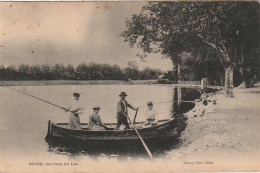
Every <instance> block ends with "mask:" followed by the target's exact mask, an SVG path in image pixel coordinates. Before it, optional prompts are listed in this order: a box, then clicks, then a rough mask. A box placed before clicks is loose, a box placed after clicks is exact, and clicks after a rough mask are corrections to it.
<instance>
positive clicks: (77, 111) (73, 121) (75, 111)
mask: <svg viewBox="0 0 260 173" xmlns="http://www.w3.org/2000/svg"><path fill="white" fill-rule="evenodd" d="M73 96H74V100H73V102H72V104H71V105H70V106H69V107H68V108H64V110H65V111H66V112H68V111H70V115H69V126H70V128H71V129H77V130H80V129H81V126H80V119H79V115H81V114H83V113H84V108H83V106H82V105H81V104H80V102H79V97H80V93H79V92H74V93H73Z"/></svg>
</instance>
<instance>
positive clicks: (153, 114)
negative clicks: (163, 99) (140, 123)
mask: <svg viewBox="0 0 260 173" xmlns="http://www.w3.org/2000/svg"><path fill="white" fill-rule="evenodd" d="M147 106H148V109H147V110H146V111H145V116H146V122H145V123H144V125H145V126H147V125H155V124H157V121H158V120H157V115H158V113H157V111H155V110H154V109H153V102H148V103H147Z"/></svg>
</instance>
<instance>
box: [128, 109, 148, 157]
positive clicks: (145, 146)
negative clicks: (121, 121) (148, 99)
mask: <svg viewBox="0 0 260 173" xmlns="http://www.w3.org/2000/svg"><path fill="white" fill-rule="evenodd" d="M137 111H138V109H137V110H136V114H137ZM128 119H129V121H130V123H131V124H132V125H133V128H134V130H135V132H136V134H137V135H138V137H139V139H140V140H141V142H142V144H143V146H144V148H145V150H146V152H147V153H148V155H149V157H150V159H153V155H152V153H151V151H150V150H149V148H148V147H147V145H146V144H145V142H144V140H143V139H142V137H141V136H140V134H139V132H138V131H137V129H136V128H135V127H134V124H133V123H132V121H131V120H130V118H129V117H128Z"/></svg>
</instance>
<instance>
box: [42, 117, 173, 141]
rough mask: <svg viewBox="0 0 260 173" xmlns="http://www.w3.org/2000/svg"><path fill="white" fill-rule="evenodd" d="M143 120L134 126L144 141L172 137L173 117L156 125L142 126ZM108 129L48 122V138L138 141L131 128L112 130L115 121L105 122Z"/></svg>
mask: <svg viewBox="0 0 260 173" xmlns="http://www.w3.org/2000/svg"><path fill="white" fill-rule="evenodd" d="M143 123H144V122H136V123H134V126H135V128H136V129H138V132H139V134H140V135H141V137H142V138H143V139H144V140H145V141H156V140H163V139H168V138H171V137H174V136H175V135H176V132H175V128H174V119H164V120H159V121H158V123H157V125H153V126H148V127H143ZM105 125H106V126H107V127H108V130H103V131H90V130H88V124H87V123H82V124H81V127H82V130H73V129H70V128H69V124H68V123H51V121H50V120H49V124H48V135H47V138H48V139H50V138H51V139H61V140H65V141H70V142H72V141H79V142H86V143H93V144H95V143H98V142H102V143H107V142H117V143H118V142H134V141H139V140H140V139H139V137H138V135H137V134H136V132H135V130H134V129H133V128H131V129H127V130H114V129H115V127H116V123H105Z"/></svg>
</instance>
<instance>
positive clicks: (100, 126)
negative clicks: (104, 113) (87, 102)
mask: <svg viewBox="0 0 260 173" xmlns="http://www.w3.org/2000/svg"><path fill="white" fill-rule="evenodd" d="M93 110H94V113H93V114H92V115H90V116H89V123H88V129H89V130H106V129H107V127H106V126H105V124H104V123H103V122H102V121H101V119H100V115H99V114H98V112H99V110H100V107H99V106H95V107H93Z"/></svg>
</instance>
